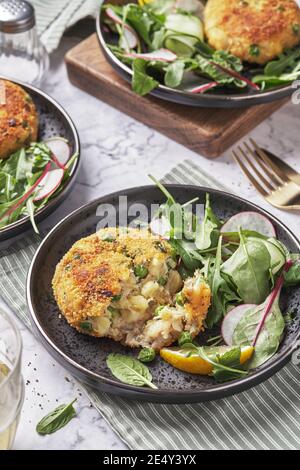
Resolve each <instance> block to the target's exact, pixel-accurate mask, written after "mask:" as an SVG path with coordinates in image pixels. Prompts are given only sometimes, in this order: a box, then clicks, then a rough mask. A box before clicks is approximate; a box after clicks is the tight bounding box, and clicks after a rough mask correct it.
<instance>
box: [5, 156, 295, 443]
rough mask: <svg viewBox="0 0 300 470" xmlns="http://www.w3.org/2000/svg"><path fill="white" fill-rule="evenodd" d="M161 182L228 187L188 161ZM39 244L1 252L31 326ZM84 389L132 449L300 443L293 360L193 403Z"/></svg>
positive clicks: (15, 302)
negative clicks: (29, 275) (225, 393)
mask: <svg viewBox="0 0 300 470" xmlns="http://www.w3.org/2000/svg"><path fill="white" fill-rule="evenodd" d="M163 181H164V182H165V183H178V182H179V183H183V184H195V185H201V186H207V187H214V188H218V189H220V188H221V189H226V188H225V187H224V186H222V185H220V184H219V183H218V182H217V181H215V180H214V179H213V178H211V177H210V176H208V175H206V174H204V173H203V171H202V170H200V168H198V167H197V166H196V165H194V164H193V163H192V162H189V161H185V162H183V163H182V164H180V165H179V166H177V167H176V168H175V169H173V170H172V171H171V172H170V173H169V174H168V175H167V176H165V178H164V180H163ZM38 243H39V242H38V239H37V238H34V237H31V238H30V239H26V240H24V241H22V242H19V243H17V244H14V245H13V247H12V248H10V249H8V250H6V251H4V252H2V253H1V254H0V259H1V265H0V294H1V295H2V297H3V298H4V300H5V301H6V302H7V303H8V304H9V305H10V306H11V307H12V308H13V309H14V311H15V312H16V314H17V315H18V317H19V318H20V319H22V320H23V321H24V323H26V325H27V326H28V327H29V328H30V322H29V319H28V313H27V309H26V303H25V279H26V272H27V269H28V266H29V263H30V260H31V259H32V257H33V254H34V252H35V250H36V248H37V246H38ZM83 388H84V389H85V391H86V393H87V395H88V397H89V398H90V400H91V402H92V403H93V404H94V406H95V407H96V408H97V410H99V412H100V413H101V414H102V415H103V417H104V418H105V419H106V420H107V421H108V423H109V424H110V425H111V426H112V428H113V429H114V431H115V432H116V433H117V434H118V435H119V436H120V438H121V439H122V440H123V441H124V442H125V443H126V444H127V445H128V446H129V447H130V448H131V449H135V450H137V449H146V450H147V449H148V450H185V449H186V450H196V449H200V450H202V449H228V450H229V449H233V450H235V449H237V450H239V449H243V450H248V449H250V450H251V449H259V450H261V449H265V450H267V449H272V450H276V449H294V450H295V449H299V448H300V395H299V390H300V375H299V370H298V369H297V368H296V366H294V365H293V364H292V363H290V364H289V365H287V366H286V367H285V368H284V369H282V370H281V372H280V373H278V374H276V375H275V376H274V377H273V378H271V379H269V380H268V381H266V382H264V383H263V384H261V385H259V386H257V387H255V388H253V389H251V390H249V391H247V392H244V393H241V394H239V395H236V396H233V397H230V398H226V399H222V400H218V401H213V402H209V403H200V404H194V405H160V404H151V403H141V402H134V401H128V400H124V399H121V398H118V397H115V396H109V395H107V394H104V393H99V392H95V391H93V390H91V389H90V388H87V387H85V386H83Z"/></svg>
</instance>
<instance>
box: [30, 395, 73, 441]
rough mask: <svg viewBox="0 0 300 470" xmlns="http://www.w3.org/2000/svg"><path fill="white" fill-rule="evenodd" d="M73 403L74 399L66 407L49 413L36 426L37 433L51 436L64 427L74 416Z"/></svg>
mask: <svg viewBox="0 0 300 470" xmlns="http://www.w3.org/2000/svg"><path fill="white" fill-rule="evenodd" d="M75 401H76V398H75V400H73V401H72V402H71V403H69V404H68V405H60V406H58V407H57V408H55V410H53V411H51V413H49V414H47V415H46V416H45V417H44V418H43V419H41V421H39V423H38V424H37V426H36V431H37V433H38V434H41V435H42V436H44V435H46V434H52V433H54V432H56V431H58V430H59V429H61V428H63V427H64V426H66V425H67V424H68V423H69V421H71V419H72V418H74V416H76V411H75V409H74V407H73V404H74V403H75Z"/></svg>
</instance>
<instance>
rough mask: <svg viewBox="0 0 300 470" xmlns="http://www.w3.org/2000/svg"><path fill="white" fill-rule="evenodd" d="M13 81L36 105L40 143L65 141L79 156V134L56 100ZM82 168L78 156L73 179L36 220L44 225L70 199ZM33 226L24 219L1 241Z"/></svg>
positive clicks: (6, 231) (2, 232) (4, 231)
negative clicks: (56, 138)
mask: <svg viewBox="0 0 300 470" xmlns="http://www.w3.org/2000/svg"><path fill="white" fill-rule="evenodd" d="M0 79H4V80H5V77H1V76H0ZM10 81H11V82H14V83H17V84H18V85H21V86H22V87H23V88H24V90H26V91H27V93H29V95H30V96H31V97H32V99H33V101H34V103H35V105H36V108H37V112H38V114H39V121H40V125H39V135H38V140H39V141H41V140H44V139H47V138H49V137H53V136H61V137H64V138H66V139H67V140H68V141H69V143H70V147H71V152H72V153H71V155H73V154H74V153H75V152H77V153H78V155H79V152H80V144H79V137H78V133H77V130H76V128H75V126H74V124H73V122H72V120H71V118H70V116H69V115H68V114H67V113H66V111H65V110H64V109H63V108H62V107H61V106H60V105H59V104H58V103H57V102H56V101H55V100H54V99H53V98H51V97H50V96H48V95H47V94H46V93H44V92H43V91H41V90H39V89H38V88H35V87H33V86H31V85H27V84H26V83H23V82H19V81H16V80H10ZM79 165H80V156H78V159H77V160H76V162H75V163H74V164H73V167H72V168H71V177H70V178H69V179H68V181H67V182H66V183H65V185H64V188H63V190H62V191H61V192H60V193H59V194H58V195H57V196H56V197H54V198H53V199H51V200H50V201H49V202H48V204H47V205H46V206H45V207H43V208H42V209H40V210H39V211H37V212H36V215H35V220H36V221H37V222H40V221H41V220H43V219H44V218H45V217H47V216H48V215H49V214H50V213H51V212H53V211H54V210H55V209H56V208H57V207H58V206H59V204H61V203H62V202H63V200H64V199H65V198H66V197H67V195H68V194H69V192H70V190H71V188H72V186H73V184H74V183H75V178H76V175H77V172H78V170H79ZM30 226H31V223H30V219H29V217H23V218H22V219H20V220H17V221H16V222H14V223H12V224H10V225H8V226H7V227H4V228H1V229H0V241H2V240H6V239H7V238H11V237H13V236H15V235H19V234H21V233H23V232H24V231H25V230H26V229H27V228H29V227H30Z"/></svg>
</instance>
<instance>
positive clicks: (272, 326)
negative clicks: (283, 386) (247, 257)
mask: <svg viewBox="0 0 300 470" xmlns="http://www.w3.org/2000/svg"><path fill="white" fill-rule="evenodd" d="M292 266H293V261H291V260H289V261H287V262H286V264H285V266H284V269H283V273H282V274H281V275H280V276H279V278H278V279H277V280H276V284H275V287H274V289H273V291H272V292H271V294H270V295H269V297H268V298H267V299H266V300H265V302H263V303H262V304H261V305H258V306H257V307H254V308H251V309H249V310H247V311H246V312H245V315H244V316H243V317H242V319H241V320H240V322H239V323H238V325H237V326H236V328H235V330H234V333H233V344H234V345H237V346H243V345H249V344H250V345H251V346H254V347H255V353H254V356H253V358H252V359H251V362H250V364H249V367H250V368H252V369H254V368H256V367H259V366H260V365H262V364H264V363H265V362H266V361H268V360H269V359H270V358H271V357H272V356H274V354H275V353H276V352H277V350H278V348H279V345H280V342H281V339H282V336H283V332H284V328H285V321H284V318H283V316H282V313H281V311H280V306H279V298H280V293H281V290H282V287H283V284H284V274H285V273H288V272H289V270H290V269H291V267H292Z"/></svg>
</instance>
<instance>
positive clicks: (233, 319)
mask: <svg viewBox="0 0 300 470" xmlns="http://www.w3.org/2000/svg"><path fill="white" fill-rule="evenodd" d="M254 307H256V305H253V304H243V305H238V306H237V307H235V308H233V309H232V310H230V312H228V313H227V315H226V317H225V318H224V320H223V322H222V327H221V333H222V336H223V339H224V341H225V343H226V344H227V345H228V346H232V338H233V333H234V330H235V329H236V327H237V325H238V323H239V322H240V321H241V319H242V318H243V316H244V315H245V313H246V312H247V311H248V310H250V309H251V308H254Z"/></svg>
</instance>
